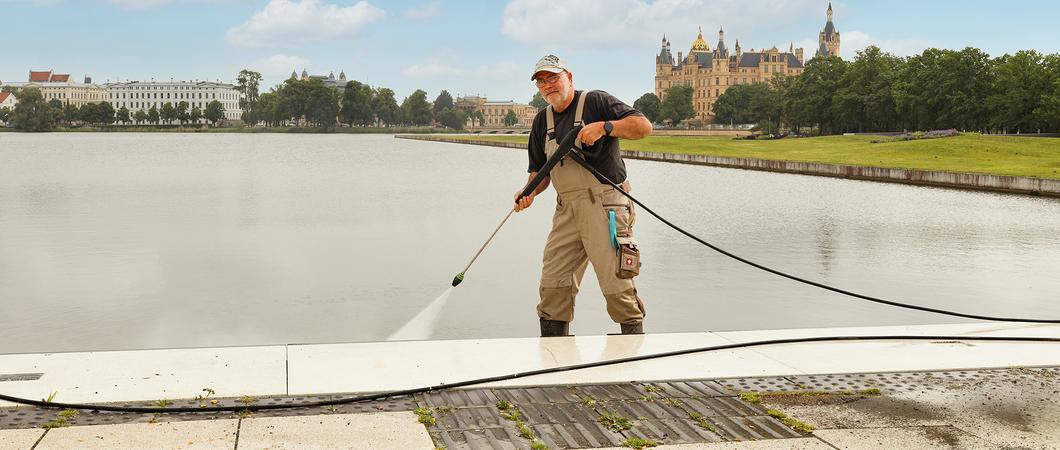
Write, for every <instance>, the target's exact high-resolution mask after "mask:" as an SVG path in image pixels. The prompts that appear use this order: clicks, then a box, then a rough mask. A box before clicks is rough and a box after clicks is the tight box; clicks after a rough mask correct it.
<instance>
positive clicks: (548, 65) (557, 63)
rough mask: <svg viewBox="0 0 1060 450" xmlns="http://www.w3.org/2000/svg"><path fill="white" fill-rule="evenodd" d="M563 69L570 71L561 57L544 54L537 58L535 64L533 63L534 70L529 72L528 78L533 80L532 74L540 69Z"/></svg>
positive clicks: (546, 70)
mask: <svg viewBox="0 0 1060 450" xmlns="http://www.w3.org/2000/svg"><path fill="white" fill-rule="evenodd" d="M564 70H566V71H567V72H570V70H569V69H567V63H565V62H563V60H562V59H559V57H558V56H556V55H545V56H542V57H541V59H539V60H537V64H536V65H534V71H533V72H531V73H530V80H531V81H533V79H534V75H535V74H537V73H538V72H541V71H545V72H552V73H560V72H563V71H564Z"/></svg>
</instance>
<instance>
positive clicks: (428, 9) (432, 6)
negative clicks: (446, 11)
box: [404, 0, 441, 19]
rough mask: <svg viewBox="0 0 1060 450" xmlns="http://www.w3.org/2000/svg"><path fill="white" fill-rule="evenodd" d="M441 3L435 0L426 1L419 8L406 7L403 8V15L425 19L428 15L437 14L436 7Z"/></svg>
mask: <svg viewBox="0 0 1060 450" xmlns="http://www.w3.org/2000/svg"><path fill="white" fill-rule="evenodd" d="M440 5H441V4H440V3H439V2H438V1H437V0H435V1H432V2H428V3H426V4H424V5H423V6H420V7H419V8H408V9H406V10H405V12H404V14H405V17H408V18H410V19H426V18H428V17H434V16H437V15H438V7H439V6H440Z"/></svg>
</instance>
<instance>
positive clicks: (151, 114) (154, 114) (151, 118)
mask: <svg viewBox="0 0 1060 450" xmlns="http://www.w3.org/2000/svg"><path fill="white" fill-rule="evenodd" d="M167 105H168V103H167ZM147 121H148V122H150V123H153V124H155V125H158V107H156V106H154V105H152V106H151V109H149V110H147Z"/></svg>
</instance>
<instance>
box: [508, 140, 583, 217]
mask: <svg viewBox="0 0 1060 450" xmlns="http://www.w3.org/2000/svg"><path fill="white" fill-rule="evenodd" d="M581 130H582V126H581V125H575V126H574V128H571V130H570V131H569V132H567V135H566V136H563V140H561V141H559V147H557V148H556V151H555V152H554V153H552V157H551V158H549V159H548V161H545V165H544V166H541V170H538V171H537V175H534V178H533V179H532V180H530V182H529V183H526V186H525V187H523V192H521V193H520V194H519V198H517V199H515V202H516V203H518V202H519V200H521V199H522V198H523V197H529V196H530V194H532V193H533V192H534V190H535V189H537V186H538V185H540V184H541V181H543V180H544V179H545V177H547V176H548V175H549V173H550V172H552V168H553V167H555V166H556V164H557V163H559V161H560V160H562V159H563V158H564V157H565V156H567V154H568V153H570V151H571V148H573V147H574V143H575V140H576V139H577V138H578V133H579V132H580V131H581Z"/></svg>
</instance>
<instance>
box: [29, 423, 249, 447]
mask: <svg viewBox="0 0 1060 450" xmlns="http://www.w3.org/2000/svg"><path fill="white" fill-rule="evenodd" d="M238 427H239V420H238V419H223V420H196V421H190V422H159V423H130V424H120V425H96V426H90V427H66V428H54V429H51V430H48V434H46V435H44V439H42V440H41V441H40V444H38V445H37V447H36V449H35V450H52V449H54V450H67V449H86V450H89V449H122V450H156V449H158V450H161V449H185V450H189V449H190V450H200V449H201V450H215V449H216V450H221V449H225V450H230V449H232V448H235V445H236V430H237V429H238ZM27 448H28V447H27Z"/></svg>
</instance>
